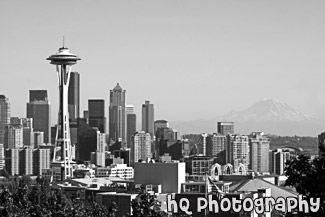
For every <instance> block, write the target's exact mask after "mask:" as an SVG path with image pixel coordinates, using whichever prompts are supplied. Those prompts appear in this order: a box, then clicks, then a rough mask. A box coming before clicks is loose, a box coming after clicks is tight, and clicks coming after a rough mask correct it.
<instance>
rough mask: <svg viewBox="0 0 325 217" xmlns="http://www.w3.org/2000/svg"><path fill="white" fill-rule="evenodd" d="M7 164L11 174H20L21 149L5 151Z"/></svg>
mask: <svg viewBox="0 0 325 217" xmlns="http://www.w3.org/2000/svg"><path fill="white" fill-rule="evenodd" d="M5 165H6V170H7V172H8V173H9V175H11V176H14V175H19V149H7V150H6V151H5Z"/></svg>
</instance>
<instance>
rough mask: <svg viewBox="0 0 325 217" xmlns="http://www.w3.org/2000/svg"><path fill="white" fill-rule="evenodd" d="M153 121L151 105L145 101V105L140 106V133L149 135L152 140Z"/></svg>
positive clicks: (153, 114) (153, 115)
mask: <svg viewBox="0 0 325 217" xmlns="http://www.w3.org/2000/svg"><path fill="white" fill-rule="evenodd" d="M154 121H155V112H154V108H153V104H150V101H145V104H142V131H144V132H146V133H150V135H151V137H152V138H153V136H154V135H155V132H154V125H153V123H154Z"/></svg>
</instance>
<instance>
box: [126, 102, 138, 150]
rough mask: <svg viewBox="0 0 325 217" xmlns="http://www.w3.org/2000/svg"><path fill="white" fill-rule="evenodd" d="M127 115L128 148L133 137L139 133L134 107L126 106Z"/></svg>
mask: <svg viewBox="0 0 325 217" xmlns="http://www.w3.org/2000/svg"><path fill="white" fill-rule="evenodd" d="M125 114H126V146H127V147H130V144H131V136H132V135H133V134H134V133H135V132H136V131H137V129H136V127H137V126H136V125H137V116H136V114H135V113H134V106H133V105H126V106H125Z"/></svg>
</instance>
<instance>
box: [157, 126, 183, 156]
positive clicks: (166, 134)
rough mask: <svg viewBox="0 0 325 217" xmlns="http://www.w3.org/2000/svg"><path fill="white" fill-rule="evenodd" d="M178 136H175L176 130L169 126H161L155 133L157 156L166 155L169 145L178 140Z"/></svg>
mask: <svg viewBox="0 0 325 217" xmlns="http://www.w3.org/2000/svg"><path fill="white" fill-rule="evenodd" d="M176 140H177V138H176V136H175V131H174V130H173V129H172V128H169V127H159V128H158V129H157V131H156V135H155V148H154V149H155V150H152V151H153V152H154V153H155V157H159V156H162V155H164V153H168V152H167V150H166V149H167V147H168V146H169V145H172V144H174V143H175V142H176Z"/></svg>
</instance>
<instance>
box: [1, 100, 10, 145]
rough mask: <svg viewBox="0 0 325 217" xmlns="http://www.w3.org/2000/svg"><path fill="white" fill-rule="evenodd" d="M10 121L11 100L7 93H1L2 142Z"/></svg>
mask: <svg viewBox="0 0 325 217" xmlns="http://www.w3.org/2000/svg"><path fill="white" fill-rule="evenodd" d="M9 123H10V102H9V99H8V98H6V96H5V95H0V144H3V142H4V138H5V127H6V125H7V124H9Z"/></svg>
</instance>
